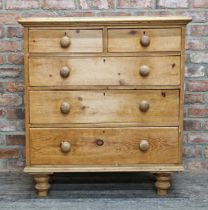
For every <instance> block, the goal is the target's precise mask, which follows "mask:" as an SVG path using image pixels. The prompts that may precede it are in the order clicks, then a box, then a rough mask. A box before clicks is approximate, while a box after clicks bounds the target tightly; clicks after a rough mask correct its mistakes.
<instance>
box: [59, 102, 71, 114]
mask: <svg viewBox="0 0 208 210" xmlns="http://www.w3.org/2000/svg"><path fill="white" fill-rule="evenodd" d="M60 110H61V112H62V113H63V114H68V113H69V111H70V105H69V104H68V103H67V102H63V103H62V104H61V107H60Z"/></svg>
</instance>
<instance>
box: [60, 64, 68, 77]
mask: <svg viewBox="0 0 208 210" xmlns="http://www.w3.org/2000/svg"><path fill="white" fill-rule="evenodd" d="M69 74H70V69H69V67H67V66H63V67H62V68H61V69H60V75H61V77H62V78H67V77H68V76H69Z"/></svg>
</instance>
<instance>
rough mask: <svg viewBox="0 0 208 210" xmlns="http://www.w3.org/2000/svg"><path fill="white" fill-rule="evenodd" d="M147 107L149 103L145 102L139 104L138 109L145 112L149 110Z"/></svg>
mask: <svg viewBox="0 0 208 210" xmlns="http://www.w3.org/2000/svg"><path fill="white" fill-rule="evenodd" d="M149 107H150V105H149V102H148V101H145V100H143V101H141V102H140V104H139V109H140V111H142V112H147V111H148V110H149Z"/></svg>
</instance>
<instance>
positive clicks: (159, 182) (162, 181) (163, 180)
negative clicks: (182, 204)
mask: <svg viewBox="0 0 208 210" xmlns="http://www.w3.org/2000/svg"><path fill="white" fill-rule="evenodd" d="M155 177H156V182H155V187H156V188H157V194H158V195H160V196H165V195H167V193H168V189H169V188H170V173H158V174H155Z"/></svg>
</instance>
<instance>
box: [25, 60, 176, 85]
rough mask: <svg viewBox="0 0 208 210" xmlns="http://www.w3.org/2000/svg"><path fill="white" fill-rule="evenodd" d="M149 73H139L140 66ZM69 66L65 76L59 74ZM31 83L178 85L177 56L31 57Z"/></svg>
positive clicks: (140, 71) (140, 70)
mask: <svg viewBox="0 0 208 210" xmlns="http://www.w3.org/2000/svg"><path fill="white" fill-rule="evenodd" d="M145 67H146V68H148V71H149V74H147V75H142V68H145ZM64 68H68V70H67V71H68V72H69V74H68V75H67V76H65V77H64V76H63V75H61V72H62V70H63V69H64ZM29 75H30V77H29V80H30V85H31V86H60V85H124V86H126V85H127V86H128V85H179V84H180V56H163V57H162V56H161V57H88V58H86V57H81V58H78V57H76V58H75V57H71V58H67V57H58V58H57V57H47V58H44V57H43V58H40V57H33V58H30V60H29Z"/></svg>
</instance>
